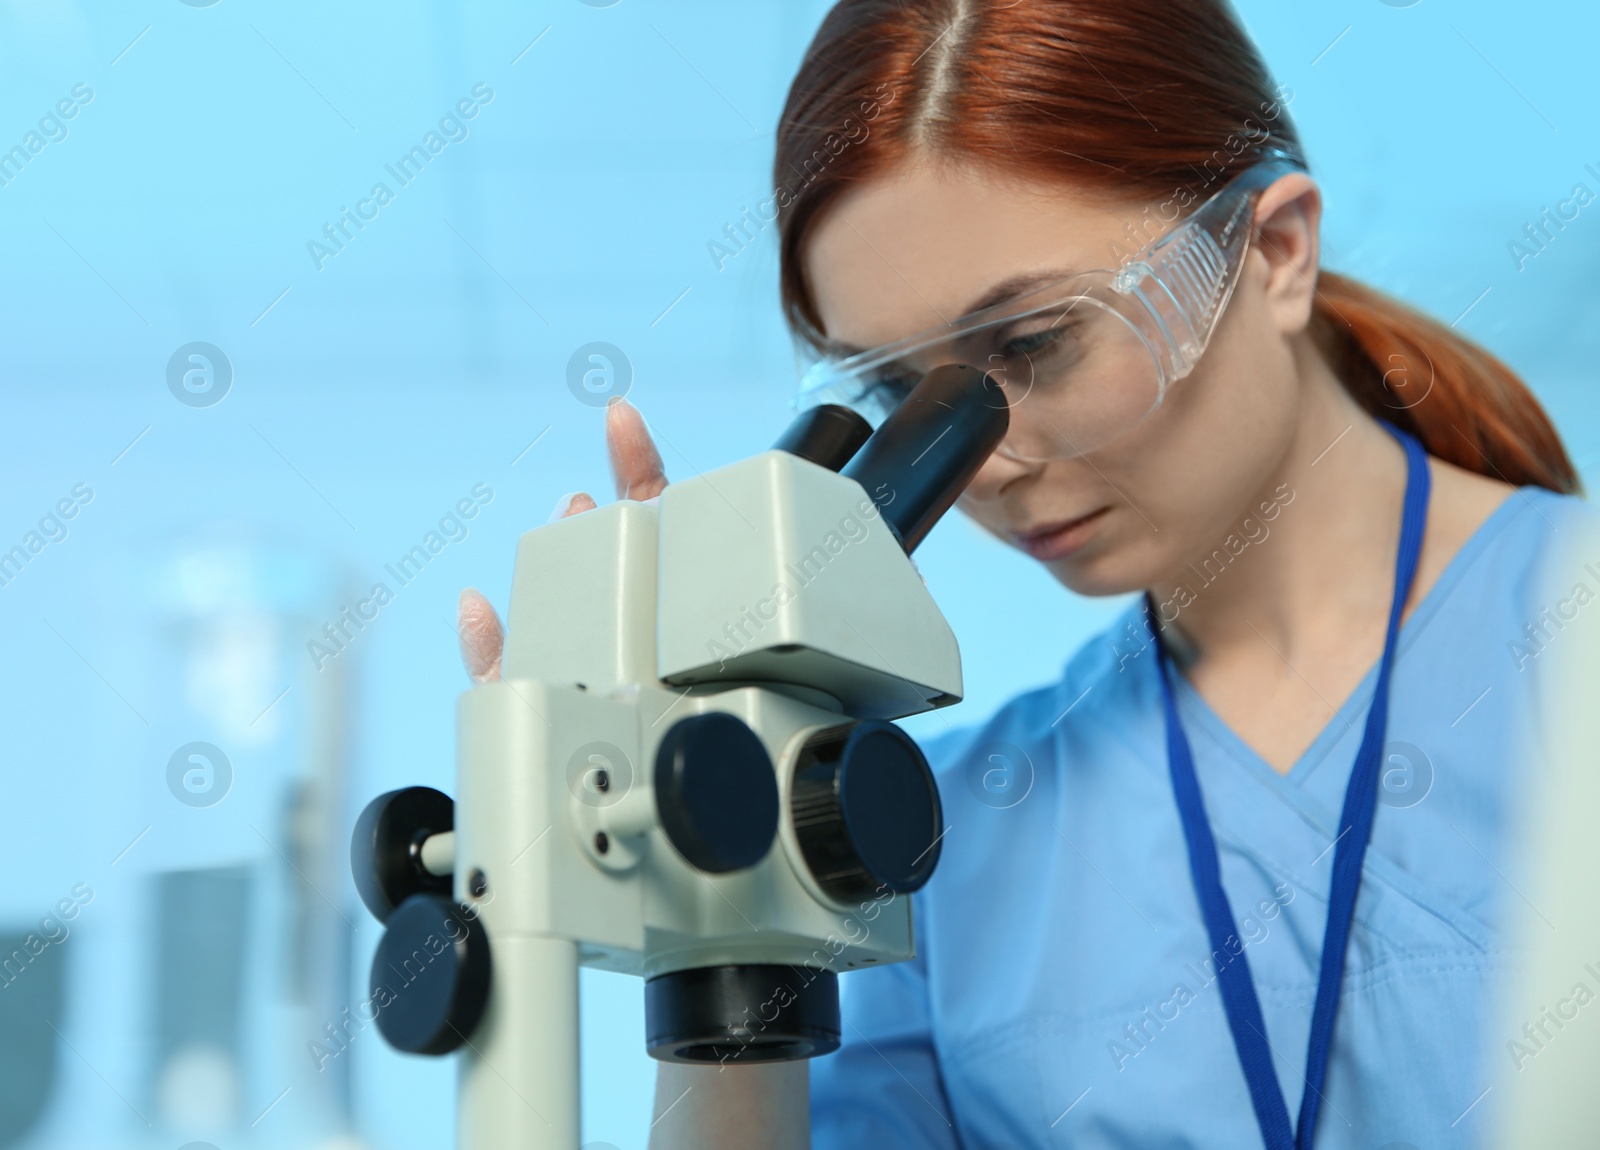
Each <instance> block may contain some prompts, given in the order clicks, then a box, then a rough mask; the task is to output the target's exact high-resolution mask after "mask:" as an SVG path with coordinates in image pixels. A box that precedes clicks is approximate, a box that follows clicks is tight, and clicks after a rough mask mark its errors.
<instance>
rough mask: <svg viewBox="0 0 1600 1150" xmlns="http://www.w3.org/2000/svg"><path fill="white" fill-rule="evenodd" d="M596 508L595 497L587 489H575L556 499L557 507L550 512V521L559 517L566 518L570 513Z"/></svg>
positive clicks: (574, 513)
mask: <svg viewBox="0 0 1600 1150" xmlns="http://www.w3.org/2000/svg"><path fill="white" fill-rule="evenodd" d="M594 509H595V502H594V499H593V497H591V496H590V495H589V493H588V492H587V491H574V492H572V493H571V494H569V495H563V496H562V497H561V498H560V499H558V500H556V507H555V510H554V511H552V512H550V519H549V522H551V523H554V522H556V521H557V520H559V519H565V518H566V517H567V516H569V515H577V514H579V513H581V512H584V511H593V510H594Z"/></svg>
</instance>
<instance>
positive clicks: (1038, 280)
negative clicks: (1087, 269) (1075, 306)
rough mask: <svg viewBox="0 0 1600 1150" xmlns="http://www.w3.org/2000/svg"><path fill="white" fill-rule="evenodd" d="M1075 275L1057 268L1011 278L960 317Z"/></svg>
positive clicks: (984, 294) (978, 300)
mask: <svg viewBox="0 0 1600 1150" xmlns="http://www.w3.org/2000/svg"><path fill="white" fill-rule="evenodd" d="M1076 274H1077V273H1076V272H1075V271H1073V269H1071V268H1059V269H1053V270H1047V271H1040V272H1028V273H1027V274H1025V275H1016V276H1011V277H1009V278H1007V279H1003V280H1001V281H1000V282H999V283H997V284H995V285H994V286H993V287H991V288H990V289H989V290H988V291H986V292H984V293H983V295H981V296H979V297H978V298H977V299H976V300H974V301H973V302H972V303H971V304H970V305H968V306H967V307H966V309H964V310H963V311H962V313H961V314H962V315H964V316H967V315H971V314H972V313H973V312H978V311H983V310H984V309H985V308H991V307H994V306H995V305H997V304H1002V303H1005V302H1006V301H1007V300H1011V299H1015V298H1017V297H1018V296H1022V295H1026V294H1027V293H1028V292H1030V291H1032V290H1033V289H1034V288H1037V287H1042V286H1043V285H1045V284H1047V283H1050V282H1051V281H1053V280H1064V279H1067V278H1068V277H1070V276H1073V275H1076Z"/></svg>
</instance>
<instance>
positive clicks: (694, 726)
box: [655, 712, 778, 874]
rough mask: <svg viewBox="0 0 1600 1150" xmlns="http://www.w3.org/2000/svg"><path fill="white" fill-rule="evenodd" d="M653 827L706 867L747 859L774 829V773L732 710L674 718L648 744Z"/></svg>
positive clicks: (729, 867)
mask: <svg viewBox="0 0 1600 1150" xmlns="http://www.w3.org/2000/svg"><path fill="white" fill-rule="evenodd" d="M655 784H656V809H657V811H658V813H659V814H660V816H661V829H662V830H664V831H665V832H666V834H667V838H668V839H670V840H671V841H672V845H673V846H674V847H676V848H677V850H678V853H679V854H681V855H682V856H683V857H684V859H685V861H687V862H688V863H689V865H690V866H692V867H694V868H695V869H696V870H701V871H705V872H706V873H708V874H727V873H728V872H729V871H736V870H743V869H744V868H745V867H751V866H755V864H756V863H758V862H760V861H761V860H762V859H763V858H765V857H766V854H767V851H768V850H770V849H771V848H772V840H773V839H774V838H775V837H777V834H778V776H777V775H776V774H775V773H774V772H773V769H772V759H771V758H770V757H769V756H768V755H767V748H766V747H765V746H764V745H763V744H762V742H761V739H760V738H759V737H758V736H757V735H756V733H755V732H754V731H752V730H751V729H750V728H749V727H747V726H745V724H744V723H743V722H742V721H741V720H740V719H738V718H736V717H735V716H733V715H726V714H722V713H720V712H714V713H712V714H708V715H694V716H691V717H690V718H687V719H680V720H679V721H678V722H677V723H676V724H674V725H673V727H672V729H671V730H670V731H668V732H667V734H666V737H665V738H664V739H662V740H661V746H660V748H659V749H658V750H657V751H656V777H655Z"/></svg>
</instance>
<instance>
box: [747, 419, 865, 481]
mask: <svg viewBox="0 0 1600 1150" xmlns="http://www.w3.org/2000/svg"><path fill="white" fill-rule="evenodd" d="M871 434H872V424H870V423H868V422H867V421H866V420H865V419H862V418H861V416H859V415H857V414H856V413H855V412H853V411H851V410H850V409H849V408H848V407H845V406H843V405H842V404H838V403H824V404H822V405H821V406H820V407H813V408H811V409H810V410H809V411H802V412H801V413H800V414H799V416H797V417H796V418H795V421H794V422H793V423H791V424H790V425H789V430H787V431H785V432H784V433H783V436H782V437H781V438H780V439H779V440H778V442H777V443H774V444H773V445H772V446H773V448H774V449H775V450H778V451H787V452H788V453H789V454H790V455H798V456H799V457H800V458H801V459H805V460H808V461H810V462H811V463H815V464H816V465H817V466H818V467H826V468H827V469H828V470H829V471H838V470H839V469H840V468H841V467H843V466H844V465H845V464H846V463H849V462H850V460H851V459H852V458H853V457H854V456H855V453H856V452H857V451H859V450H861V445H862V444H863V443H865V442H866V441H867V438H868V437H869V436H870V435H871Z"/></svg>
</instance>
